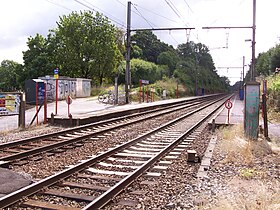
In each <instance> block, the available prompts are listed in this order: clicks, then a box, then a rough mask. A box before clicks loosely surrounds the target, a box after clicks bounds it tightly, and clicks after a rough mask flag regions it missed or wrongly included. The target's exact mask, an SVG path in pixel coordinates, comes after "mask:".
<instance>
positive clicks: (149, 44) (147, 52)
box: [131, 31, 174, 63]
mask: <svg viewBox="0 0 280 210" xmlns="http://www.w3.org/2000/svg"><path fill="white" fill-rule="evenodd" d="M131 41H132V42H135V43H136V45H137V46H138V47H139V48H140V49H141V50H142V56H141V57H140V58H142V59H143V60H146V61H150V62H153V63H157V57H158V56H159V54H160V53H161V52H165V51H174V49H173V47H172V46H169V45H168V44H166V43H164V42H161V41H160V40H159V39H158V38H157V36H156V35H155V34H153V32H152V31H137V32H136V33H135V34H134V35H132V36H131ZM132 58H136V57H132Z"/></svg>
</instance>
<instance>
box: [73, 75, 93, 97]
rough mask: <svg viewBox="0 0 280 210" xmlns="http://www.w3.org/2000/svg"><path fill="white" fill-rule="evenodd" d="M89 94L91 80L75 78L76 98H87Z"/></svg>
mask: <svg viewBox="0 0 280 210" xmlns="http://www.w3.org/2000/svg"><path fill="white" fill-rule="evenodd" d="M90 92H91V79H84V78H76V97H77V98H84V97H89V96H90Z"/></svg>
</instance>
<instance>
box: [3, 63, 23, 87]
mask: <svg viewBox="0 0 280 210" xmlns="http://www.w3.org/2000/svg"><path fill="white" fill-rule="evenodd" d="M21 70H22V65H20V64H18V63H16V62H14V61H10V60H3V61H2V62H1V66H0V78H1V80H0V91H3V92H11V91H15V90H19V89H20V88H22V87H23V86H21V84H20V82H19V79H20V73H21Z"/></svg>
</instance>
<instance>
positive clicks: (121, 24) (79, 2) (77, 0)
mask: <svg viewBox="0 0 280 210" xmlns="http://www.w3.org/2000/svg"><path fill="white" fill-rule="evenodd" d="M74 1H75V2H77V3H78V4H81V5H83V6H84V7H86V8H88V9H90V10H92V11H94V12H99V11H97V10H96V9H94V8H92V7H90V6H88V5H87V4H85V3H83V2H81V1H79V0H74ZM84 1H85V0H84ZM85 2H87V1H85ZM87 3H88V4H90V5H92V4H91V3H89V2H87ZM92 6H93V5H92ZM107 18H108V19H109V20H111V21H112V22H115V23H117V24H118V25H120V26H122V27H123V28H126V26H125V25H124V24H123V23H120V22H118V21H116V20H114V19H112V18H109V17H107Z"/></svg>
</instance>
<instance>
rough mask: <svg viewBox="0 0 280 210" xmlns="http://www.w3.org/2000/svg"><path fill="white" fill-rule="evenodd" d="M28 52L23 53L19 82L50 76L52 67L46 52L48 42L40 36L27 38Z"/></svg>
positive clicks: (48, 53) (48, 54)
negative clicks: (22, 66) (22, 65)
mask: <svg viewBox="0 0 280 210" xmlns="http://www.w3.org/2000/svg"><path fill="white" fill-rule="evenodd" d="M27 46H28V48H29V49H28V50H27V51H25V52H23V60H24V69H23V72H22V74H21V80H23V81H24V80H26V79H32V78H37V77H40V76H45V75H48V74H51V73H52V72H51V67H52V66H53V64H52V61H51V60H50V52H48V42H47V39H45V38H44V37H43V36H42V35H40V34H36V36H35V37H34V38H33V37H29V38H28V41H27Z"/></svg>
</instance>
